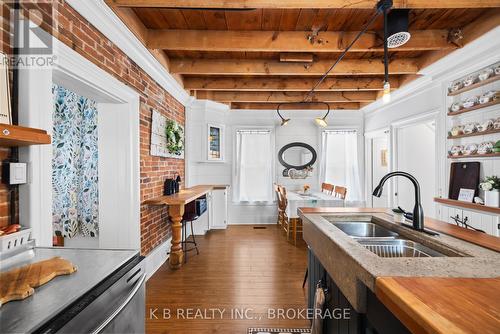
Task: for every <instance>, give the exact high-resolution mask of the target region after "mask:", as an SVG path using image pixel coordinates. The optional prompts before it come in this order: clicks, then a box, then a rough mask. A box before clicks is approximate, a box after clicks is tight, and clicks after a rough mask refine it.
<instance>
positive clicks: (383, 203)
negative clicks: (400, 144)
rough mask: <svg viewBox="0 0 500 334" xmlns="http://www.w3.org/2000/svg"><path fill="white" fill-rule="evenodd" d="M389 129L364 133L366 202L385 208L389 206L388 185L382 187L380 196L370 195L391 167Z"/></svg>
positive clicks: (374, 206) (373, 206)
mask: <svg viewBox="0 0 500 334" xmlns="http://www.w3.org/2000/svg"><path fill="white" fill-rule="evenodd" d="M389 133H390V132H389V130H388V129H384V130H380V131H375V132H370V133H366V134H365V147H366V157H365V159H366V166H367V169H366V180H367V185H366V187H367V189H366V194H367V204H368V206H370V207H372V208H385V207H388V206H390V198H389V196H388V194H389V191H390V187H389V186H386V187H384V188H383V192H382V196H380V197H375V196H373V195H372V192H373V189H375V187H376V186H377V185H378V184H379V182H380V179H382V177H383V176H384V175H386V174H387V173H389V171H390V169H391V160H390V155H389V152H390V149H389V147H390V136H389Z"/></svg>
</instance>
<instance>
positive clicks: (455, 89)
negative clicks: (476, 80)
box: [450, 81, 464, 92]
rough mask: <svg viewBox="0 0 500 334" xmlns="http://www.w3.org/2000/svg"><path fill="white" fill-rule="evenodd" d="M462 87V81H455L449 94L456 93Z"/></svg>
mask: <svg viewBox="0 0 500 334" xmlns="http://www.w3.org/2000/svg"><path fill="white" fill-rule="evenodd" d="M463 87H464V83H463V82H462V81H456V82H454V83H452V84H451V87H450V92H456V91H457V90H459V89H461V88H463Z"/></svg>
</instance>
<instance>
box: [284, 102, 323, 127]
mask: <svg viewBox="0 0 500 334" xmlns="http://www.w3.org/2000/svg"><path fill="white" fill-rule="evenodd" d="M290 104H323V105H325V106H326V108H327V111H326V114H325V116H323V117H316V118H315V119H314V121H315V122H316V124H318V125H319V126H321V127H327V126H328V122H327V121H326V118H327V117H328V114H330V105H329V104H328V103H326V102H314V101H311V102H308V101H301V102H283V103H280V104H278V107H277V108H276V112H277V113H278V116H279V117H280V118H281V126H285V125H287V124H288V122H290V118H284V117H283V115H281V113H280V108H281V106H283V105H290Z"/></svg>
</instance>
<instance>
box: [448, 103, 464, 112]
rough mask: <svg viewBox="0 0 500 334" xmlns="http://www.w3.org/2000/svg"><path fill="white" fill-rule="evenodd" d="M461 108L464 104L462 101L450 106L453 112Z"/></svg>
mask: <svg viewBox="0 0 500 334" xmlns="http://www.w3.org/2000/svg"><path fill="white" fill-rule="evenodd" d="M460 109H462V104H461V103H460V102H455V103H453V104H452V105H451V107H450V110H451V111H453V112H456V111H459V110H460Z"/></svg>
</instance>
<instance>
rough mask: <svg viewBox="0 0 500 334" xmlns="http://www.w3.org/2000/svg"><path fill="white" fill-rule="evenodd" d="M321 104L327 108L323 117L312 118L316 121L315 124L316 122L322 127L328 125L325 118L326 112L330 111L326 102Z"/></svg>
mask: <svg viewBox="0 0 500 334" xmlns="http://www.w3.org/2000/svg"><path fill="white" fill-rule="evenodd" d="M323 104H325V105H326V106H327V108H328V110H327V112H326V114H325V116H323V117H316V118H315V119H314V121H315V122H316V124H318V125H319V126H321V127H323V128H326V127H327V126H328V123H327V121H326V118H327V117H328V114H329V113H330V105H329V104H328V103H325V102H323Z"/></svg>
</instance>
